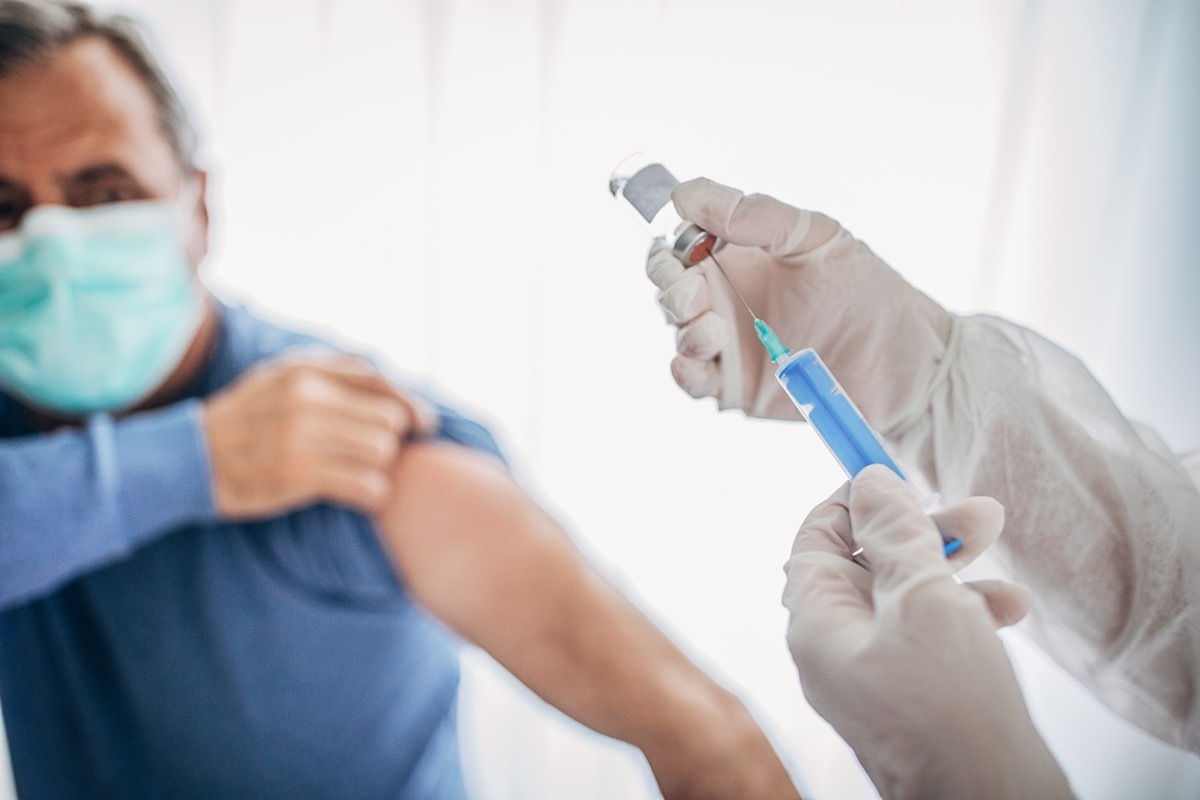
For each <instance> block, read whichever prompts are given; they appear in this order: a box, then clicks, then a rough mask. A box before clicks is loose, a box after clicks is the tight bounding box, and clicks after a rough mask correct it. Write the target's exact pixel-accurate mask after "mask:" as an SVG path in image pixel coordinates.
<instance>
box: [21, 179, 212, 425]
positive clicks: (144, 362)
mask: <svg viewBox="0 0 1200 800" xmlns="http://www.w3.org/2000/svg"><path fill="white" fill-rule="evenodd" d="M179 229H180V222H179V215H178V212H177V210H176V208H175V206H174V205H173V204H171V203H166V202H158V201H152V202H145V201H136V202H127V203H114V204H112V205H107V206H97V207H95V208H88V209H72V208H63V207H59V206H43V207H40V208H34V209H32V210H31V211H29V213H27V214H26V215H25V217H24V219H23V220H22V222H21V227H20V228H19V229H18V230H17V231H15V232H13V233H8V234H3V235H0V387H3V388H4V389H6V390H7V391H9V392H11V393H12V394H14V395H17V396H19V397H20V398H22V399H23V400H26V401H28V402H29V403H30V404H31V405H34V406H38V407H41V408H44V409H47V410H52V411H58V412H63V413H67V414H87V413H91V412H93V411H117V410H120V409H124V408H128V407H130V406H133V405H135V404H136V403H137V402H138V401H139V400H142V399H144V398H145V397H146V396H147V395H149V394H150V393H151V392H152V391H154V389H156V388H157V387H158V386H159V385H160V384H161V383H162V382H163V380H164V379H166V377H167V376H168V375H169V374H170V372H171V370H172V369H173V368H174V367H175V366H176V364H177V363H178V362H179V359H180V358H182V356H183V354H184V352H186V350H187V348H188V345H189V344H190V343H191V341H192V337H193V336H194V335H195V333H196V330H197V328H198V327H199V325H200V322H201V320H202V318H203V303H202V301H201V296H200V293H199V291H198V290H197V287H196V285H195V283H194V282H193V279H192V274H191V268H190V266H189V264H188V259H187V255H186V253H185V251H184V246H183V242H182V238H181V236H180V230H179Z"/></svg>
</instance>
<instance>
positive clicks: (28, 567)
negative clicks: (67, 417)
mask: <svg viewBox="0 0 1200 800" xmlns="http://www.w3.org/2000/svg"><path fill="white" fill-rule="evenodd" d="M215 516H216V509H215V503H214V501H213V497H212V490H211V481H210V466H209V458H208V452H207V445H206V440H205V438H204V432H203V427H202V420H201V416H200V404H199V402H198V401H195V400H188V401H184V402H181V403H177V404H174V405H171V406H168V407H166V408H163V409H159V410H156V411H152V412H146V413H141V414H135V415H131V416H129V417H127V418H124V419H122V420H119V421H117V420H113V419H112V417H110V416H108V415H103V414H101V415H96V416H93V417H91V418H90V419H89V420H88V422H87V424H86V426H85V427H84V428H83V429H82V430H80V429H70V430H66V429H64V430H60V431H56V432H54V433H49V434H37V435H29V436H22V437H17V438H12V439H4V440H0V609H2V608H8V607H11V606H14V605H17V604H20V603H23V602H27V601H29V600H31V599H34V598H37V597H40V596H43V595H45V594H48V593H50V592H53V591H54V590H55V589H57V588H58V587H60V586H62V585H63V584H65V583H67V582H69V581H71V580H72V579H74V578H76V577H79V576H81V575H83V574H86V573H87V572H89V571H91V570H94V569H96V568H98V567H101V566H103V565H105V564H107V563H109V562H112V561H115V560H118V559H121V558H123V557H125V556H126V555H128V554H129V553H131V552H132V551H133V550H135V549H136V548H138V547H139V546H141V545H143V544H146V543H148V542H150V541H152V540H154V539H156V538H158V537H160V536H163V535H164V534H166V533H168V532H170V531H172V530H174V529H177V528H179V527H181V526H183V525H187V524H191V523H199V522H206V521H210V520H212V519H214V518H215Z"/></svg>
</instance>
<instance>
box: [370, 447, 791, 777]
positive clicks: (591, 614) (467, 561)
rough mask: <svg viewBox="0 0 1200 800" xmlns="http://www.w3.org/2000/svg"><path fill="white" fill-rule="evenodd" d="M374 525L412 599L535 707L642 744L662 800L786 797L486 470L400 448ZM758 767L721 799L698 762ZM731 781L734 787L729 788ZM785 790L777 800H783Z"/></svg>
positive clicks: (763, 756) (751, 739)
mask: <svg viewBox="0 0 1200 800" xmlns="http://www.w3.org/2000/svg"><path fill="white" fill-rule="evenodd" d="M395 479H396V483H395V486H396V496H395V497H394V498H393V501H392V502H391V503H389V505H388V508H387V510H386V511H385V512H384V513H383V514H381V515H380V518H379V527H380V532H381V534H382V535H383V536H384V538H385V540H387V541H388V543H389V547H390V548H391V550H392V553H393V554H394V555H395V556H396V562H397V565H398V567H399V568H400V570H401V572H402V573H403V575H404V578H405V581H406V583H407V584H408V586H409V587H410V589H411V590H412V591H413V593H414V594H415V596H416V597H417V598H418V599H419V600H420V601H421V602H422V603H424V604H425V605H426V606H427V607H428V608H429V609H430V610H431V611H432V612H433V613H434V614H435V615H437V616H438V617H440V618H441V619H442V620H443V621H444V622H446V623H447V624H448V625H450V626H451V627H452V628H454V629H455V630H456V631H457V632H459V633H460V634H461V635H462V636H463V637H464V638H466V639H467V640H469V641H471V642H473V643H475V644H477V645H479V646H480V647H482V648H483V649H484V650H486V651H487V652H488V653H490V654H491V655H492V656H493V657H494V658H495V659H496V660H497V661H499V662H500V663H501V664H502V665H503V666H504V667H505V668H506V669H508V670H509V671H510V672H512V673H513V674H514V675H515V676H516V677H517V678H518V679H520V680H521V681H522V682H523V683H525V684H526V685H527V686H529V687H530V689H532V690H533V691H535V692H536V693H537V694H539V695H540V696H541V697H542V698H544V699H545V700H546V701H547V702H549V703H551V704H552V705H554V706H555V707H557V708H559V709H560V710H562V711H563V712H564V713H566V714H568V715H569V716H571V717H573V718H575V719H576V720H578V721H580V722H582V723H583V724H585V725H587V726H588V727H591V728H593V729H595V730H597V731H600V732H601V733H605V734H607V735H610V736H613V737H616V738H619V739H622V740H624V741H627V742H630V743H632V744H634V745H636V746H638V747H640V748H641V749H642V750H643V752H645V753H646V755H647V758H648V759H649V761H650V763H651V766H652V768H653V769H654V770H655V774H656V776H657V777H658V778H659V781H660V784H661V786H662V788H663V791H664V794H666V795H668V796H674V797H701V796H712V797H720V796H745V797H754V796H759V793H760V792H761V796H764V797H766V796H773V797H788V796H795V794H794V790H791V789H790V781H788V779H787V776H786V773H785V772H784V770H783V768H782V766H781V765H780V764H779V762H778V760H777V759H776V757H775V755H774V753H773V751H772V750H771V748H770V745H769V743H768V742H767V741H766V738H765V737H764V736H763V734H762V733H761V731H760V730H759V729H758V728H757V726H755V725H754V723H753V721H752V719H751V718H750V716H749V714H748V713H747V712H746V710H745V708H744V707H743V706H742V705H741V703H740V702H739V701H738V700H737V699H736V698H734V697H733V696H732V695H730V694H729V693H728V692H726V691H724V690H723V689H721V688H720V687H719V686H717V685H716V684H715V683H714V682H713V681H712V680H711V679H710V678H709V677H708V676H706V675H705V674H704V673H703V672H702V671H701V670H699V669H698V668H697V667H696V666H695V665H694V664H692V663H691V662H690V661H689V660H688V659H687V658H686V657H685V656H684V655H683V653H681V652H680V651H679V649H678V648H676V647H675V646H674V645H673V644H672V643H671V642H670V640H668V639H667V638H666V637H665V636H664V635H663V634H662V632H661V631H659V630H658V629H657V628H656V627H655V626H654V625H653V624H652V623H651V622H650V621H649V620H648V619H647V618H646V617H645V616H644V615H643V614H641V613H640V612H639V611H638V610H637V609H636V608H635V607H634V606H633V605H632V604H630V603H629V602H628V601H627V600H626V599H625V598H624V597H622V596H621V594H620V593H618V592H617V591H616V590H615V589H614V588H613V587H612V586H611V585H610V584H609V583H608V582H607V581H606V580H604V578H603V577H602V576H600V575H599V574H598V573H597V572H596V571H595V570H594V569H593V568H592V567H591V566H589V565H588V564H587V562H586V561H585V560H584V559H583V558H582V557H581V555H580V554H579V552H578V551H577V550H576V549H575V548H574V546H572V544H571V543H570V541H569V539H568V538H567V537H566V536H565V534H564V533H563V531H562V530H561V528H560V527H559V526H558V525H557V523H555V522H554V520H553V519H551V518H550V517H549V516H548V515H546V514H545V513H544V512H543V511H542V510H541V509H540V508H538V507H537V506H536V504H534V503H533V502H532V501H530V500H529V499H528V497H527V496H526V495H525V494H524V493H523V492H522V491H521V490H520V488H519V487H517V486H516V485H515V484H514V483H513V482H512V480H511V478H509V476H508V475H507V473H505V472H504V471H503V469H502V468H501V467H500V466H499V465H498V464H495V463H494V462H491V461H490V460H488V459H485V458H482V457H480V456H478V455H476V454H472V453H468V452H466V451H462V450H459V449H456V448H449V447H444V446H421V447H417V448H412V449H411V450H410V451H409V452H408V453H406V455H405V456H404V457H403V458H402V459H401V463H400V464H399V465H398V467H397V474H396V476H395ZM735 761H741V762H743V763H744V762H750V763H755V762H757V763H758V764H759V768H758V769H757V770H756V771H757V773H758V775H759V777H758V778H756V780H759V781H761V786H759V787H749V786H747V785H746V784H745V783H744V780H745V778H744V776H742V775H737V774H734V771H730V773H729V775H728V780H729V781H731V782H730V784H729V786H728V787H727V790H722V787H720V785H719V781H720V780H721V779H720V778H715V777H714V776H712V775H708V776H707V777H706V778H705V779H704V783H705V785H704V787H703V790H704V793H701V791H700V789H699V788H698V787H693V786H691V785H690V782H691V781H693V780H694V779H695V776H697V775H701V774H702V771H701V770H699V769H697V765H705V764H707V765H719V764H721V763H724V762H735ZM735 781H736V783H735ZM789 791H790V792H791V794H790V795H789V794H788V793H787V792H789Z"/></svg>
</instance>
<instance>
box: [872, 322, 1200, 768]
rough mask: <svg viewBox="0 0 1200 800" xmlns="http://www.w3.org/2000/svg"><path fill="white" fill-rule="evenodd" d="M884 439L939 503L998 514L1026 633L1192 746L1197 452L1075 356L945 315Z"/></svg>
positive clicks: (1134, 718) (1158, 731) (1198, 574)
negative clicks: (1022, 592)
mask: <svg viewBox="0 0 1200 800" xmlns="http://www.w3.org/2000/svg"><path fill="white" fill-rule="evenodd" d="M883 433H884V435H885V437H886V438H888V439H889V440H890V441H891V442H892V444H893V446H894V447H895V451H896V454H897V455H898V456H899V457H900V458H901V460H902V461H903V462H904V463H905V464H906V465H907V466H909V467H910V468H911V469H916V470H919V471H920V472H921V473H922V474H923V476H924V477H925V478H926V479H927V480H928V481H929V483H930V484H931V485H932V486H935V487H937V489H938V490H939V491H940V492H941V493H942V496H943V497H944V498H945V499H946V500H948V501H953V500H956V499H958V498H961V497H967V496H971V495H988V496H991V497H994V498H996V499H997V500H999V501H1000V502H1001V503H1002V504H1003V505H1004V506H1005V508H1006V509H1007V510H1008V521H1007V524H1006V527H1005V531H1004V535H1003V536H1002V537H1001V538H1000V540H999V541H998V543H997V544H996V553H997V555H998V557H999V559H1000V561H1001V562H1002V563H1003V564H1004V566H1006V567H1007V569H1008V571H1009V572H1010V574H1011V575H1012V577H1013V578H1015V579H1016V580H1019V581H1021V582H1023V583H1025V584H1027V585H1028V586H1029V587H1030V588H1031V589H1032V590H1033V593H1034V597H1035V603H1034V607H1033V610H1032V613H1031V614H1030V617H1029V620H1028V621H1027V622H1026V623H1025V626H1026V627H1025V630H1026V632H1027V633H1029V634H1030V635H1031V636H1032V637H1033V638H1034V639H1035V641H1037V642H1038V644H1039V645H1040V646H1041V647H1042V648H1044V649H1045V650H1046V651H1047V652H1048V653H1049V654H1050V655H1051V656H1053V658H1054V659H1055V660H1056V661H1058V663H1059V664H1061V665H1062V666H1063V667H1065V668H1066V669H1067V670H1068V671H1069V672H1071V673H1072V674H1073V675H1075V676H1076V677H1077V678H1078V679H1079V680H1080V681H1082V682H1083V683H1084V684H1085V685H1086V686H1088V687H1089V688H1090V689H1091V691H1092V692H1093V693H1094V694H1095V695H1096V696H1097V697H1099V698H1100V699H1101V700H1102V701H1103V702H1104V703H1105V704H1106V705H1108V706H1109V707H1110V708H1112V709H1113V710H1114V711H1116V712H1117V713H1119V714H1120V715H1122V716H1123V717H1125V718H1126V719H1128V720H1130V721H1131V722H1133V723H1135V724H1136V725H1139V726H1140V727H1142V728H1143V729H1145V730H1147V731H1149V732H1150V733H1152V734H1154V735H1155V736H1158V737H1160V738H1162V739H1163V740H1165V741H1167V742H1169V743H1171V744H1174V745H1177V746H1180V747H1184V748H1187V749H1189V750H1191V751H1192V752H1196V753H1200V488H1198V487H1200V454H1198V453H1195V452H1193V453H1190V454H1187V455H1184V456H1178V455H1175V454H1172V453H1171V452H1170V451H1169V449H1168V448H1167V447H1166V446H1165V444H1164V443H1163V441H1162V439H1161V438H1160V437H1159V436H1157V435H1156V434H1155V433H1154V432H1153V431H1152V430H1151V429H1150V428H1147V427H1144V426H1140V425H1137V424H1135V423H1132V422H1130V421H1128V420H1127V419H1126V418H1125V417H1124V415H1122V414H1121V412H1120V411H1119V410H1118V409H1117V407H1116V406H1115V404H1114V403H1113V401H1112V400H1111V399H1110V398H1109V396H1108V394H1107V393H1106V392H1105V391H1104V389H1103V388H1102V387H1101V386H1100V384H1099V383H1098V382H1097V381H1096V379H1095V378H1094V377H1093V376H1092V375H1091V373H1090V372H1089V371H1088V370H1087V369H1086V368H1085V367H1084V366H1083V364H1082V363H1081V362H1080V361H1079V360H1078V359H1076V358H1075V357H1073V356H1072V355H1070V354H1069V353H1067V352H1065V351H1064V350H1062V349H1061V348H1059V347H1057V346H1056V345H1054V344H1052V343H1051V342H1049V341H1047V340H1046V339H1044V338H1042V337H1040V336H1038V335H1037V334H1035V333H1033V332H1031V331H1029V330H1027V329H1025V328H1022V327H1020V326H1018V325H1015V324H1012V323H1010V322H1007V321H1005V320H1002V319H998V318H995V317H990V316H970V317H958V318H956V319H955V320H954V323H953V327H952V330H951V334H950V338H949V342H948V345H947V351H946V354H945V357H944V358H943V360H942V362H941V364H940V367H939V370H938V372H937V373H936V374H935V376H934V378H933V380H932V381H931V383H930V385H929V387H928V391H927V393H926V394H925V396H924V397H923V398H918V402H917V403H916V404H915V405H914V406H913V407H911V408H910V409H909V413H906V414H903V415H901V417H900V419H898V421H897V422H896V424H895V425H894V426H893V427H892V428H891V429H890V430H887V431H884V432H883Z"/></svg>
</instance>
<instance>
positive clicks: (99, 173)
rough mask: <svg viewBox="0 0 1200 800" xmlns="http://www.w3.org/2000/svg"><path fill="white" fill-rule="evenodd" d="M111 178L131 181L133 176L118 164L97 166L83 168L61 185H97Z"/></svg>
mask: <svg viewBox="0 0 1200 800" xmlns="http://www.w3.org/2000/svg"><path fill="white" fill-rule="evenodd" d="M111 178H127V179H132V178H133V176H132V175H130V174H129V170H127V169H125V168H124V167H122V166H121V165H120V164H97V165H96V166H93V167H84V168H83V169H81V170H79V171H78V172H76V173H75V174H74V175H71V176H68V177H67V178H66V179H65V180H64V181H63V183H69V184H74V185H79V184H88V183H97V182H99V181H103V180H109V179H111Z"/></svg>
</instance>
